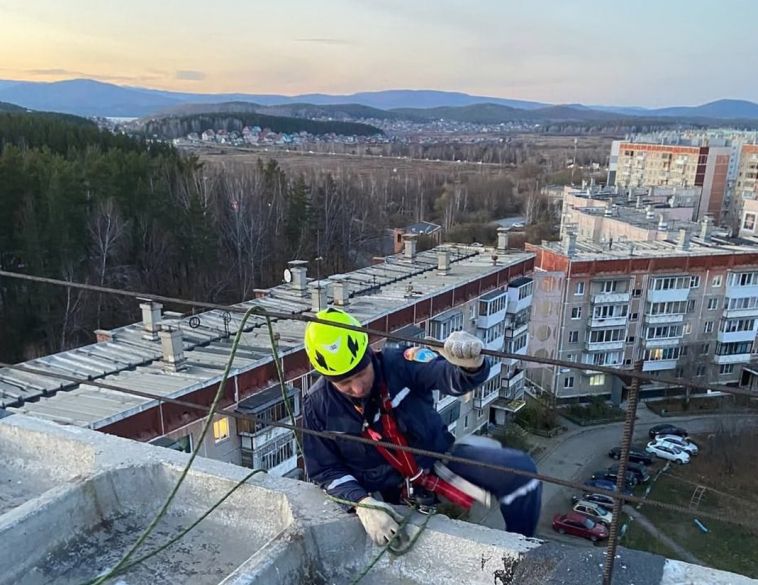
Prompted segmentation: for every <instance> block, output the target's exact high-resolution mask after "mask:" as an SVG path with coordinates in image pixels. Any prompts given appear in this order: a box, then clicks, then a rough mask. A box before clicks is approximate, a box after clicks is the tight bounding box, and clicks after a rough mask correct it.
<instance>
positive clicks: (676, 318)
mask: <svg viewBox="0 0 758 585" xmlns="http://www.w3.org/2000/svg"><path fill="white" fill-rule="evenodd" d="M682 321H684V313H659V314H657V315H651V314H650V313H646V314H645V322H646V323H648V324H650V325H657V324H660V323H681V322H682Z"/></svg>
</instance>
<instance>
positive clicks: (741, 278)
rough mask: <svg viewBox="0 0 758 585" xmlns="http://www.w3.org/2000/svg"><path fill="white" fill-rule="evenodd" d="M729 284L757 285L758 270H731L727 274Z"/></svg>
mask: <svg viewBox="0 0 758 585" xmlns="http://www.w3.org/2000/svg"><path fill="white" fill-rule="evenodd" d="M729 284H730V285H731V286H755V285H758V272H732V273H731V274H730V275H729Z"/></svg>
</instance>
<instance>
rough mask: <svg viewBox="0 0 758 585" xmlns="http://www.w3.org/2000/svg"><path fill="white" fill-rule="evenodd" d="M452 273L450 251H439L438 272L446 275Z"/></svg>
mask: <svg viewBox="0 0 758 585" xmlns="http://www.w3.org/2000/svg"><path fill="white" fill-rule="evenodd" d="M449 271H450V251H449V250H437V272H438V273H439V274H442V275H445V274H447V273H448V272H449Z"/></svg>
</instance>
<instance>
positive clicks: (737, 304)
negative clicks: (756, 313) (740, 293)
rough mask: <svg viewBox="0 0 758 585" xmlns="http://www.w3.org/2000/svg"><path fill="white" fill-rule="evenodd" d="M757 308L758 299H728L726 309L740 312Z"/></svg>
mask: <svg viewBox="0 0 758 585" xmlns="http://www.w3.org/2000/svg"><path fill="white" fill-rule="evenodd" d="M756 307H758V297H739V298H736V299H735V298H730V299H728V303H727V305H726V307H725V308H726V309H728V310H730V311H740V310H743V309H755V308H756Z"/></svg>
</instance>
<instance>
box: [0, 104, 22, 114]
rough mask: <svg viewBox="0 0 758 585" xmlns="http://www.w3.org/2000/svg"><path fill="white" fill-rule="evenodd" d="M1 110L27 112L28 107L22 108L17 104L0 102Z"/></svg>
mask: <svg viewBox="0 0 758 585" xmlns="http://www.w3.org/2000/svg"><path fill="white" fill-rule="evenodd" d="M0 112H26V108H22V107H21V106H17V105H16V104H9V103H6V102H0Z"/></svg>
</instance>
